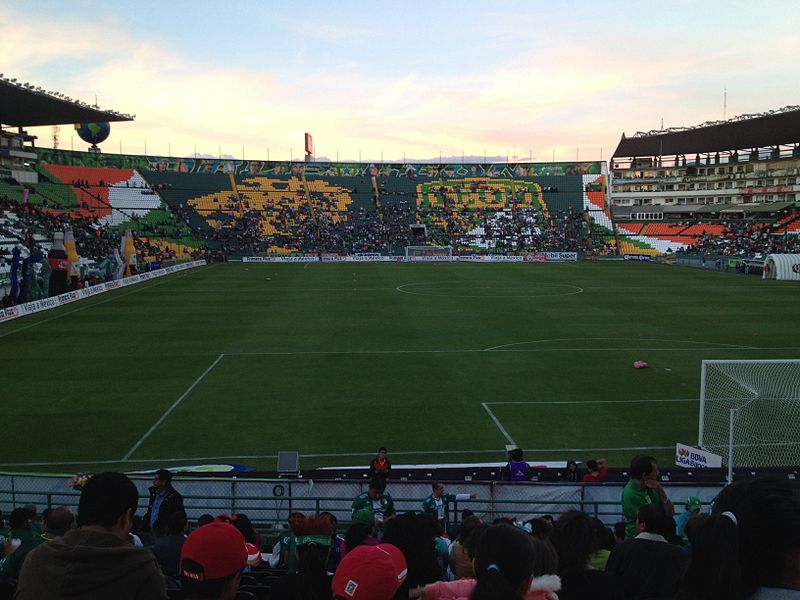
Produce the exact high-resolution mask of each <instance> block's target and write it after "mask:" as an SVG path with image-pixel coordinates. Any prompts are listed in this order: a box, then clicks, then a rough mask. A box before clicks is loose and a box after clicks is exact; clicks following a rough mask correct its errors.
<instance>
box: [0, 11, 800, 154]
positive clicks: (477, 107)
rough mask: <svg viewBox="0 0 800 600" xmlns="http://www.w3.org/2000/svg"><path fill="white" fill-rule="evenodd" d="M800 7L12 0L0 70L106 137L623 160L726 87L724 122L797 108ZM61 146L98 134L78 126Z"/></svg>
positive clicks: (701, 110) (711, 102)
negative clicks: (105, 131)
mask: <svg viewBox="0 0 800 600" xmlns="http://www.w3.org/2000/svg"><path fill="white" fill-rule="evenodd" d="M799 22H800V2H798V1H797V0H786V1H778V0H760V1H759V2H752V1H747V2H744V1H739V0H727V1H712V0H707V1H704V2H688V1H683V0H673V1H671V2H655V1H650V0H645V1H642V2H611V1H608V2H603V1H583V0H570V1H566V0H562V1H560V2H553V1H549V2H541V1H538V0H529V1H527V2H512V1H503V2H490V1H483V2H472V1H464V0H462V1H459V2H449V1H437V0H433V1H429V2H417V1H414V0H406V1H404V2H395V1H382V2H367V1H362V2H351V1H337V2H334V1H321V0H320V1H317V0H307V1H306V2H269V1H267V2H251V1H245V0H228V1H227V2H211V1H205V0H195V1H192V2H186V1H182V0H181V1H170V0H162V1H160V2H151V1H136V2H131V1H130V0H127V1H124V2H123V1H117V0H104V1H103V2H90V1H85V0H72V1H70V2H63V1H61V0H36V1H35V2H33V1H30V2H25V1H23V2H16V3H10V2H3V3H2V4H0V57H2V58H0V72H2V73H3V74H4V76H6V77H14V78H17V79H18V80H21V81H27V82H30V83H33V84H34V85H37V86H41V87H43V88H45V89H48V90H57V91H60V92H63V93H65V94H67V95H69V96H71V97H72V98H76V99H80V100H84V101H86V102H89V103H92V104H93V103H94V101H95V96H97V100H98V104H99V106H100V107H101V108H113V109H116V110H119V111H122V112H127V113H133V114H136V120H135V121H134V122H133V123H123V124H112V132H111V137H110V138H109V139H108V140H107V141H106V142H105V143H104V144H103V145H102V146H101V147H102V149H103V151H104V152H111V153H116V152H119V150H120V143H121V146H122V150H123V152H125V153H133V154H141V153H144V151H145V143H146V144H147V153H148V154H151V155H159V154H164V155H166V154H168V153H171V154H172V155H173V156H188V155H191V154H192V153H193V152H194V151H195V148H196V150H197V152H198V153H203V154H212V155H217V153H218V152H220V151H221V153H222V154H223V155H232V156H234V157H236V158H241V157H242V153H243V152H244V154H245V157H246V158H248V159H256V158H259V159H266V158H268V154H269V158H271V159H273V160H276V159H281V160H286V159H289V158H290V151H291V152H292V154H293V156H294V157H299V156H302V144H303V133H304V132H305V131H308V132H311V133H312V134H313V135H314V138H315V142H316V154H317V155H318V156H327V157H329V158H331V159H336V157H337V152H338V156H339V158H340V159H341V160H345V159H358V157H359V152H360V153H361V157H362V159H363V160H380V158H381V153H383V157H384V160H386V161H389V160H400V159H402V158H403V157H404V156H405V157H406V158H407V159H411V158H417V159H427V158H434V157H438V156H439V154H440V153H442V154H443V155H444V156H460V155H461V154H462V152H463V153H465V154H466V155H474V156H482V155H483V154H484V152H486V153H487V155H489V156H498V155H499V156H503V157H505V156H506V155H510V156H514V154H515V153H516V155H517V156H519V157H521V158H525V159H527V158H528V156H529V155H531V156H532V157H533V159H534V160H540V161H550V160H551V158H552V157H553V153H554V152H555V158H556V160H574V159H575V158H576V156H577V157H579V158H580V160H591V159H599V158H600V157H601V152H602V157H603V158H604V159H608V158H609V157H610V155H611V153H612V152H613V150H614V148H615V146H616V144H617V142H618V141H619V137H620V135H621V134H622V132H625V133H627V134H628V135H631V134H633V133H635V132H636V131H643V130H651V129H657V128H659V127H660V126H661V122H662V119H663V123H664V127H671V126H679V125H695V124H699V123H701V122H704V121H707V120H713V119H721V118H723V90H724V89H725V88H727V91H728V95H727V116H728V117H732V116H735V115H739V114H743V113H753V112H761V111H765V110H769V109H774V108H780V107H783V106H786V105H792V104H800V93H798V92H799V90H800V88H799V87H798V82H799V81H800V61H798V60H797V56H799V55H800V33H798V27H797V25H798V23H799ZM1 120H2V116H1V115H0V121H1ZM29 131H30V132H31V133H34V134H35V135H38V136H39V140H38V145H39V146H44V147H50V146H51V145H52V141H51V131H50V128H31V129H30V130H29ZM60 145H61V147H62V148H67V149H69V148H70V147H71V146H72V147H74V148H75V149H76V150H78V149H81V150H84V149H86V143H85V142H82V141H81V140H80V139H79V138H78V137H77V136H76V135H75V134H74V130H73V128H72V126H71V125H70V124H65V125H64V126H62V127H61V144H60ZM515 148H516V152H515Z"/></svg>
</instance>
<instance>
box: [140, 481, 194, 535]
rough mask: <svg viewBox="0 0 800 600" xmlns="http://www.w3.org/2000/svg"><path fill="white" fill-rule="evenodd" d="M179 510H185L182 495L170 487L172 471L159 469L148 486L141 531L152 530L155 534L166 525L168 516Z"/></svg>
mask: <svg viewBox="0 0 800 600" xmlns="http://www.w3.org/2000/svg"><path fill="white" fill-rule="evenodd" d="M179 511H183V512H185V511H184V508H183V496H181V495H180V494H179V493H178V490H176V489H175V488H174V487H172V473H171V472H170V471H168V470H167V469H159V470H158V471H156V474H155V477H153V485H152V486H151V487H150V500H149V501H148V503H147V512H146V513H145V515H144V520H143V523H142V531H152V532H154V533H156V535H157V534H158V530H159V529H160V528H165V527H166V523H167V520H168V519H169V516H170V515H171V514H173V513H176V512H179Z"/></svg>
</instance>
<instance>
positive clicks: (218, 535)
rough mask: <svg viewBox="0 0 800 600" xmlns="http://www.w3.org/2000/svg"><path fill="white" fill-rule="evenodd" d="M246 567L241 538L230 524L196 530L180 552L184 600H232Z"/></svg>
mask: <svg viewBox="0 0 800 600" xmlns="http://www.w3.org/2000/svg"><path fill="white" fill-rule="evenodd" d="M246 565H247V549H246V548H245V541H244V537H243V536H242V534H241V533H240V532H239V530H238V529H236V528H235V527H234V526H233V525H231V524H230V523H224V522H221V521H217V522H214V523H209V524H208V525H204V526H203V527H200V528H199V529H195V530H194V531H193V532H192V533H191V535H190V536H189V537H188V538H186V541H185V542H184V544H183V549H182V550H181V562H180V567H181V584H182V587H183V598H184V600H206V599H210V598H214V599H219V600H233V598H234V597H235V596H236V590H238V589H239V582H240V580H241V575H242V570H243V569H244V568H245V566H246Z"/></svg>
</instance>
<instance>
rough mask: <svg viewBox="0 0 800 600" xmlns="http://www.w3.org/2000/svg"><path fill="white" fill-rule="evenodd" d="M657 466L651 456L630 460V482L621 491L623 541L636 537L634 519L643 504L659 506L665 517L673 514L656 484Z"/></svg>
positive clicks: (661, 488)
mask: <svg viewBox="0 0 800 600" xmlns="http://www.w3.org/2000/svg"><path fill="white" fill-rule="evenodd" d="M658 476H659V471H658V465H657V464H656V459H655V458H653V457H652V456H647V455H644V454H640V455H637V456H634V457H633V460H631V468H630V480H629V481H628V483H626V484H625V487H624V488H623V489H622V514H623V515H625V522H626V526H625V539H626V540H630V539H632V538H634V537H636V534H637V533H638V532H637V530H636V517H637V515H638V514H639V509H640V508H641V507H642V506H644V505H645V504H656V505H660V506H662V507H663V509H664V513H665V514H666V515H667V516H670V517H671V516H672V515H673V514H675V509H674V508H673V506H672V502H670V499H669V498H668V497H667V493H666V492H665V491H664V488H663V487H661V484H660V483H659V482H658Z"/></svg>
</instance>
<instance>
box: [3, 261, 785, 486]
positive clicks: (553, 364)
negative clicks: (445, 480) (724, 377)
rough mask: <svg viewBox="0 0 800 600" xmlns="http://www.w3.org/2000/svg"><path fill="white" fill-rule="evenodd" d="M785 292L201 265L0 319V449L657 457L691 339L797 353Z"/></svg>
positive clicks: (427, 268) (679, 424) (52, 456)
mask: <svg viewBox="0 0 800 600" xmlns="http://www.w3.org/2000/svg"><path fill="white" fill-rule="evenodd" d="M798 292H800V288H798V287H797V285H794V284H787V283H780V282H764V281H762V280H761V279H757V278H755V277H745V276H736V275H733V274H727V273H718V272H713V271H698V270H691V269H683V268H678V267H664V266H658V265H644V264H630V263H621V262H615V263H595V262H581V263H566V264H465V263H460V264H451V263H427V264H395V263H376V264H361V263H356V264H320V263H312V264H308V265H304V264H241V263H230V264H222V265H211V266H207V267H201V268H197V269H193V270H190V271H187V272H184V273H181V274H175V275H170V276H167V277H164V278H161V279H158V280H155V281H150V282H146V283H143V284H139V285H136V286H133V287H128V288H124V289H122V290H117V291H114V292H109V293H107V294H103V295H100V296H97V297H94V298H91V299H88V300H85V301H82V302H79V303H76V304H71V305H68V306H65V307H61V308H59V309H55V310H52V311H46V312H43V313H39V314H36V315H32V316H30V317H26V318H23V319H19V320H16V321H11V322H8V323H5V324H3V325H1V326H0V356H3V359H4V360H3V364H4V368H3V376H2V384H0V396H2V407H3V422H4V425H5V426H4V428H3V432H4V435H3V440H4V444H3V451H2V455H1V456H0V463H2V465H0V469H3V470H7V471H9V470H13V471H45V472H61V473H72V472H77V471H80V470H96V469H101V468H114V469H124V470H135V469H139V468H145V467H156V466H162V465H163V466H169V465H178V464H198V463H213V462H237V463H243V464H247V465H251V466H254V467H257V468H262V469H273V468H274V466H275V454H276V453H277V452H278V451H280V450H299V451H300V453H301V468H311V467H315V466H323V465H365V464H366V463H367V462H368V460H369V457H370V456H371V455H372V454H373V453H374V451H375V449H376V448H377V447H378V446H381V445H385V446H387V447H388V448H389V449H390V456H391V458H392V460H393V461H394V462H395V463H397V464H399V463H413V464H419V463H453V462H466V461H469V462H497V463H498V464H499V463H500V462H502V461H503V457H504V453H503V448H504V446H505V444H507V443H510V441H511V440H513V441H514V442H515V443H517V444H519V445H520V446H521V447H523V448H525V450H526V458H528V459H529V460H534V461H535V460H537V459H541V460H547V459H552V460H558V459H568V458H574V459H578V460H586V459H589V458H593V457H597V456H606V457H607V458H608V459H609V461H610V463H611V464H612V465H614V466H623V465H626V464H627V463H628V461H629V460H630V457H631V456H632V455H634V454H636V453H639V452H645V451H646V452H650V453H652V454H654V455H656V456H657V457H658V458H659V459H660V460H661V461H662V462H664V463H665V464H670V463H672V459H671V457H672V454H673V448H674V444H675V442H684V443H689V444H693V443H696V441H697V423H698V409H699V402H698V400H697V398H698V396H699V387H700V361H701V360H702V359H746V358H750V359H756V358H760V359H768V358H796V357H797V356H798V346H800V344H798V341H797V336H796V334H797V328H796V327H795V326H794V323H795V320H796V306H797V296H798ZM637 359H642V360H645V361H647V362H648V363H649V365H650V366H649V368H648V369H644V370H635V369H634V368H633V366H632V364H633V362H634V361H635V360H637Z"/></svg>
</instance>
